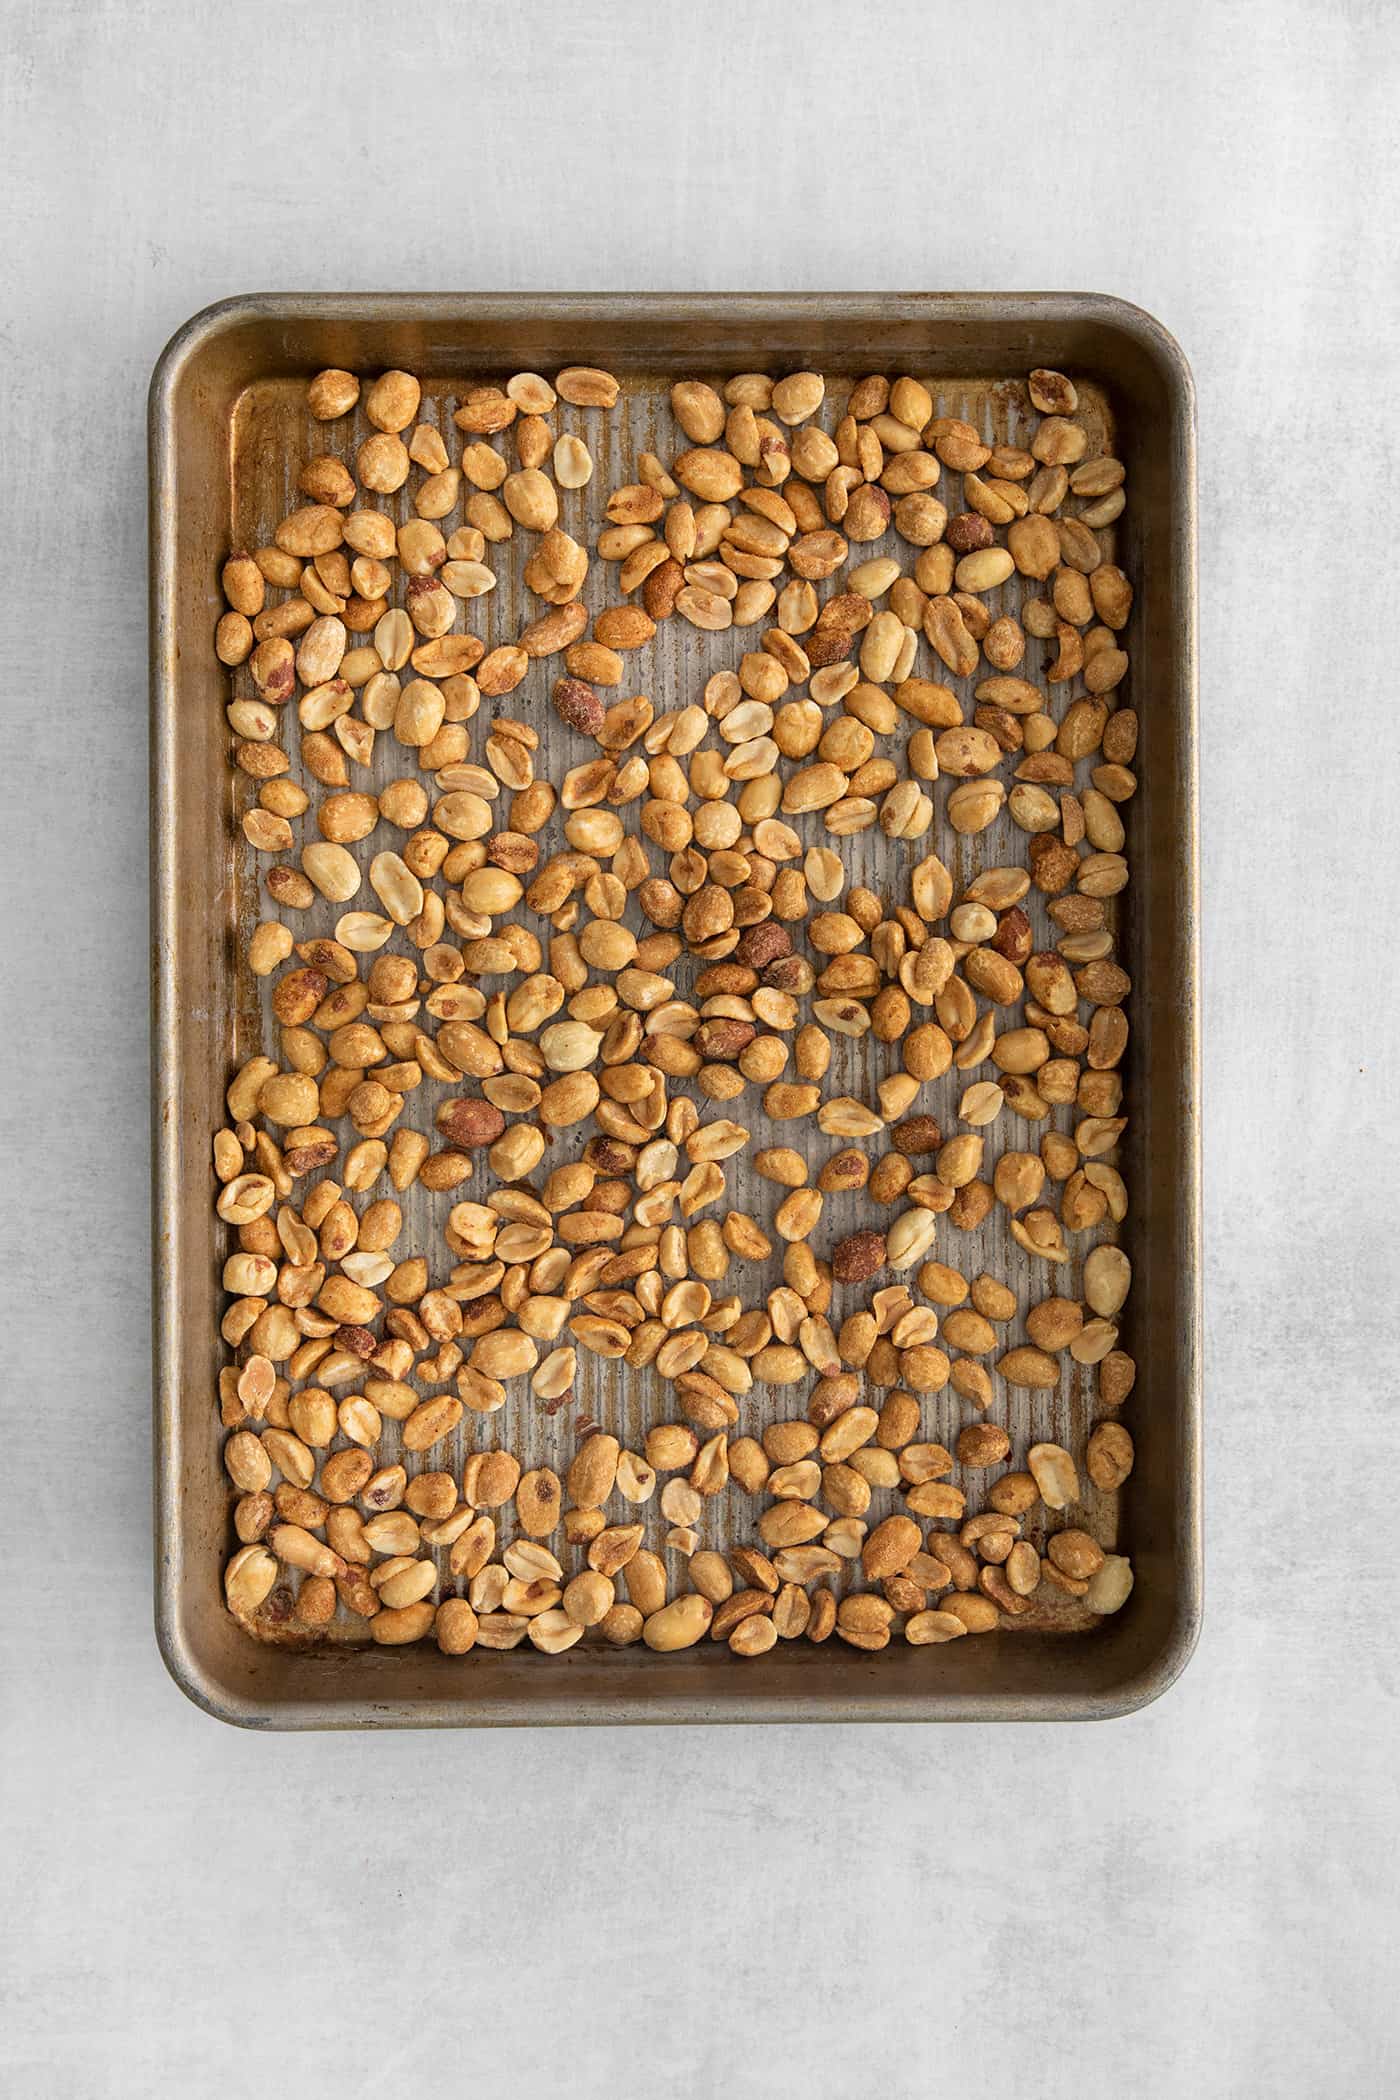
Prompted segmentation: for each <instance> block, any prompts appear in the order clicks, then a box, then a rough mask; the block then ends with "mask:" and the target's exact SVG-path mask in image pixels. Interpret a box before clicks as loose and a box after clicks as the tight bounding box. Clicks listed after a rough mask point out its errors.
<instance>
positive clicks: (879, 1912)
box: [0, 0, 1400, 2100]
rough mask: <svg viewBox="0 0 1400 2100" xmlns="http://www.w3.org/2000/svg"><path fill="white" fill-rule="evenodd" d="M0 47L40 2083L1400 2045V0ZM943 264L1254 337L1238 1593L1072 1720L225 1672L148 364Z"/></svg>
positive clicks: (1225, 1038)
mask: <svg viewBox="0 0 1400 2100" xmlns="http://www.w3.org/2000/svg"><path fill="white" fill-rule="evenodd" d="M0 56H3V58H4V60H5V64H4V66H3V68H0V111H2V112H3V121H0V174H3V178H4V194H5V195H6V196H7V198H8V200H9V227H8V242H7V245H8V247H9V248H10V250H11V252H12V254H13V255H14V256H15V258H16V259H17V261H18V264H19V271H18V277H17V279H16V278H15V277H14V276H13V275H12V278H11V288H10V292H9V296H8V297H7V299H6V301H5V305H4V309H3V314H2V315H0V339H3V343H4V349H5V352H6V355H5V365H4V373H5V380H4V391H5V399H4V407H3V412H2V413H0V488H2V489H3V491H4V504H3V525H0V531H3V535H4V547H5V559H4V562H3V566H0V578H3V590H0V622H3V626H4V635H5V645H4V652H3V661H4V664H5V698H6V712H7V714H8V716H9V719H10V722H11V734H10V738H9V744H8V751H7V763H6V768H5V784H6V788H7V790H8V791H9V792H8V795H7V800H8V802H9V815H8V821H7V823H6V825H5V829H4V837H3V853H4V860H5V883H4V889H3V895H4V898H5V901H6V907H7V926H8V933H7V937H6V951H7V967H6V971H5V989H6V992H7V994H8V996H7V998H6V1000H5V1007H6V1014H7V1021H6V1026H5V1029H4V1032H3V1056H4V1060H5V1067H6V1076H5V1079H4V1083H3V1085H2V1086H0V1133H3V1140H4V1160H5V1166H6V1169H7V1176H6V1178H7V1185H8V1188H9V1198H8V1201H7V1203H6V1205H5V1207H4V1217H3V1235H4V1256H3V1275H4V1278H5V1284H6V1293H7V1298H8V1301H9V1315H8V1321H7V1326H8V1347H7V1349H6V1352H5V1376H4V1379H3V1381H0V1387H2V1389H3V1390H2V1396H0V1408H2V1409H3V1422H4V1428H5V1431H6V1437H5V1445H4V1448H5V1451H6V1455H7V1460H8V1464H9V1467H10V1474H9V1479H10V1488H9V1491H8V1493H7V1495H6V1500H5V1517H4V1545H5V1549H6V1550H5V1561H6V1564H7V1572H6V1576H5V1583H4V1590H3V1613H2V1614H0V1639H3V1682H4V1692H3V1707H4V1719H3V1740H0V1769H2V1770H3V1772H4V1775H5V1783H4V1787H3V1793H4V1797H5V1798H4V1803H3V1811H0V1816H2V1819H3V1820H2V1821H0V1832H2V1833H3V1855H4V1859H5V1862H6V1870H7V1876H8V1880H9V1884H10V1888H9V1900H8V1902H7V1903H6V1904H5V1906H4V1922H3V1926H2V1927H0V1964H3V1970H4V1973H5V1975H6V1978H7V1985H8V1990H7V1996H8V1999H9V2014H10V2017H9V2020H8V2023H7V2035H6V2037H5V2038H4V2039H3V2040H0V2067H4V2068H5V2069H6V2070H8V2072H9V2074H10V2075H9V2079H8V2081H7V2082H8V2083H9V2084H11V2085H12V2086H13V2087H14V2089H15V2090H16V2091H22V2092H24V2093H26V2094H29V2095H33V2096H36V2100H48V2096H50V2095H70V2094H71V2095H82V2096H87V2095H108V2094H112V2095H122V2096H125V2095H136V2096H140V2100H165V2096H167V2095H169V2096H172V2100H173V2096H177V2095H178V2096H181V2100H183V2096H186V2095H190V2094H196V2095H203V2094H204V2093H209V2092H215V2091H223V2090H225V2089H233V2088H234V2087H235V2086H236V2087H237V2088H238V2089H239V2090H242V2089H244V2088H246V2086H247V2085H249V2084H251V2083H252V2082H253V2081H254V2080H256V2082H257V2083H258V2085H259V2086H264V2087H265V2086H267V2085H268V2084H269V2082H270V2081H278V2082H279V2083H278V2084H277V2085H276V2086H274V2089H277V2090H290V2091H294V2092H295V2093H297V2094H298V2095H306V2096H308V2100H311V2096H319V2095H322V2094H330V2093H340V2092H343V2091H345V2090H347V2089H348V2088H349V2087H350V2086H352V2085H353V2086H354V2087H360V2086H363V2087H364V2088H365V2089H366V2090H377V2091H387V2090H389V2089H390V2088H391V2087H392V2088H393V2089H395V2090H400V2089H403V2090H406V2089H407V2086H408V2081H409V2080H411V2079H415V2078H425V2079H426V2078H431V2079H432V2080H433V2081H434V2083H436V2082H438V2081H439V2080H443V2081H450V2083H451V2085H452V2086H453V2087H456V2086H458V2085H461V2086H463V2087H466V2086H467V2085H468V2084H470V2085H471V2086H476V2085H478V2084H479V2083H481V2082H482V2081H485V2080H489V2081H490V2085H491V2087H492V2088H494V2089H495V2090H497V2091H500V2092H503V2093H505V2094H507V2095H509V2096H510V2100H535V2096H537V2095H539V2096H543V2095H546V2094H554V2093H556V2092H560V2091H562V2092H566V2093H568V2094H570V2095H574V2096H577V2100H592V2096H594V2095H598V2096H602V2095H605V2094H606V2095H615V2094H623V2095H630V2094H632V2093H641V2092H644V2091H652V2090H665V2091H669V2092H674V2093H678V2094H682V2095H686V2096H689V2095H697V2096H709V2095H712V2094H724V2095H725V2096H726V2100H746V2096H748V2095H750V2094H759V2093H764V2094H767V2093H769V2092H771V2091H773V2090H774V2089H775V2088H776V2089H780V2090H781V2089H786V2088H798V2087H801V2088H807V2089H811V2090H813V2091H817V2090H820V2091H823V2092H839V2093H845V2092H850V2091H859V2090H873V2091H878V2092H884V2093H896V2094H900V2095H903V2094H905V2093H914V2092H916V2091H917V2092H923V2091H925V2090H952V2089H954V2088H955V2087H956V2088H957V2089H959V2090H968V2091H973V2092H976V2093H977V2094H978V2096H979V2100H999V2096H1001V2095H1003V2094H1006V2095H1010V2094H1013V2093H1022V2092H1025V2091H1027V2090H1036V2089H1039V2090H1043V2091H1047V2092H1049V2093H1051V2094H1059V2093H1063V2092H1070V2091H1072V2092H1075V2093H1077V2094H1081V2095H1084V2096H1085V2100H1090V2096H1094V2100H1097V2096H1099V2095H1104V2096H1108V2095H1114V2096H1116V2095H1117V2094H1118V2093H1119V2092H1120V2091H1121V2090H1123V2089H1124V2088H1127V2089H1128V2090H1130V2091H1132V2092H1133V2093H1134V2094H1136V2095H1141V2096H1143V2100H1159V2096H1160V2100H1202V2096H1216V2095H1219V2096H1235V2095H1241V2094H1248V2095H1255V2094H1269V2095H1284V2096H1292V2095H1295V2094H1296V2095H1300V2096H1308V2100H1317V2096H1330V2095H1334V2094H1335V2095H1338V2096H1340V2095H1344V2094H1346V2095H1349V2094H1351V2093H1352V2092H1354V2091H1356V2090H1358V2089H1365V2090H1368V2091H1372V2092H1376V2093H1380V2092H1384V2091H1386V2090H1389V2089H1393V2088H1394V2087H1395V2085H1396V2083H1397V2081H1400V2025H1398V2023H1397V2015H1396V1994H1395V1990H1394V1985H1393V1980H1392V1983H1391V1985H1389V1986H1387V1985H1386V1983H1385V1976H1386V1974H1387V1973H1391V1965H1392V1959H1393V1957H1392V1956H1391V1955H1390V1954H1389V1953H1388V1951H1387V1934H1388V1931H1392V1930H1393V1926H1394V1921H1395V1896H1394V1857H1395V1848H1396V1840H1397V1836H1398V1835H1400V1815H1398V1814H1397V1778H1396V1773H1397V1759H1396V1750H1395V1721H1396V1711H1397V1689H1396V1687H1397V1668H1396V1661H1395V1656H1396V1645H1395V1633H1394V1620H1393V1618H1392V1616H1391V1614H1392V1613H1393V1610H1394V1600H1393V1596H1392V1593H1391V1591H1390V1590H1389V1588H1388V1587H1387V1581H1388V1578H1387V1577H1386V1574H1385V1570H1386V1568H1387V1567H1388V1566H1389V1558H1390V1554H1389V1526H1390V1522H1391V1514H1390V1509H1389V1500H1390V1491H1391V1488H1392V1484H1393V1478H1394V1475H1395V1469H1396V1462H1397V1458H1398V1457H1400V1448H1397V1447H1398V1446H1400V1437H1397V1429H1396V1411H1397V1397H1400V1393H1398V1390H1397V1372H1396V1365H1397V1362H1400V1353H1397V1347H1396V1340H1397V1337H1396V1327H1397V1315H1396V1289H1395V1279H1396V1272H1397V1263H1396V1254H1395V1226H1394V1213H1393V1199H1394V1182H1393V1176H1394V1172H1395V1143H1394V1130H1395V1127H1396V1120H1397V1108H1398V1107H1400V1101H1398V1100H1397V1093H1398V1091H1400V1089H1397V1077H1396V1075H1397V1069H1400V1061H1398V1060H1397V1058H1396V1054H1395V1034H1396V1026H1395V1024H1396V1019H1397V1012H1398V1011H1400V1004H1398V1002H1397V996H1396V989H1395V969H1394V964H1393V961H1392V956H1391V945H1392V942H1393V938H1394V928H1395V924H1396V920H1397V913H1398V912H1400V878H1398V877H1397V861H1396V853H1395V848H1394V828H1395V815H1394V812H1395V807H1396V787H1397V782H1396V763H1395V730H1394V726H1393V725H1394V721H1395V713H1396V699H1395V694H1394V690H1393V678H1392V675H1391V673H1390V671H1389V669H1388V632H1387V629H1388V623H1389V617H1390V616H1389V615H1388V614H1387V612H1386V607H1387V605H1388V604H1389V605H1391V606H1392V607H1393V604H1394V596H1395V583H1394V573H1393V571H1394V563H1393V558H1392V557H1391V555H1389V554H1388V553H1387V552H1386V548H1387V544H1388V530H1387V521H1388V519H1389V518H1390V516H1391V514H1392V511H1393V509H1394V498H1395V489H1396V483H1397V475H1398V473H1400V459H1397V449H1398V448H1397V436H1396V432H1397V415H1396V407H1395V394H1396V381H1395V375H1394V370H1393V366H1394V345H1395V341H1396V338H1397V323H1400V267H1398V266H1397V265H1398V264H1400V257H1398V256H1397V246H1398V245H1400V242H1397V233H1396V226H1397V223H1400V220H1398V219H1397V206H1400V165H1397V152H1396V146H1395V138H1396V131H1395V123H1394V112H1395V107H1396V98H1397V91H1400V13H1397V12H1396V10H1394V9H1392V8H1389V7H1387V6H1385V5H1383V4H1365V0H1351V4H1346V0H1338V4H1321V0H1319V4H1316V5H1299V4H1267V0H1237V4H1233V5H1227V6H1219V7H1214V8H1204V7H1197V6H1195V5H1192V4H1190V0H1160V4H1159V5H1157V6H1155V7H1152V8H1136V7H1132V6H1127V5H1124V6H1079V5H1075V4H1073V0H1066V4H1064V5H1062V6H1060V7H1058V8H1055V9H1050V10H1046V9H1043V8H1040V7H1036V6H1029V5H1019V4H1003V5H1002V6H1001V7H999V8H998V9H996V10H994V11H985V12H984V11H978V10H969V9H962V8H958V9H952V8H944V7H941V6H940V7H921V6H914V5H907V4H902V0H891V4H889V5H886V6H884V7H881V8H878V9H870V10H866V11H864V12H863V11H862V10H861V9H859V8H858V7H853V6H851V5H850V4H849V0H845V4H842V5H830V4H827V0H808V4H807V5H805V6H802V7H800V8H799V7H790V6H786V5H783V6H779V5H774V6H770V7H767V8H757V7H753V6H752V5H749V6H734V5H729V4H727V0H717V4H713V5H711V6H710V7H709V8H707V9H704V10H691V9H681V8H677V7H674V6H672V5H669V4H661V0H658V4H655V5H650V6H639V5H634V4H630V0H626V4H621V5H613V6H608V5H606V4H603V5H600V4H597V0H593V4H587V0H580V4H577V5H575V6H572V7H569V6H562V5H532V6H523V5H522V6H519V7H516V8H511V7H503V6H480V7H474V8H470V9H465V8H450V7H444V6H437V5H419V6H417V7H415V8H414V9H412V10H409V11H404V12H403V13H402V14H400V15H396V14H395V12H394V11H393V10H391V9H389V8H386V7H374V8H369V7H365V8H357V7H354V6H352V5H345V4H341V5H339V6H336V7H326V6H323V5H321V4H319V0H307V4H304V5H303V6H301V7H298V8H295V9H280V8H279V9H274V8H272V7H269V6H266V5H263V4H258V0H254V4H251V5H245V6H243V7H241V8H238V9H229V8H226V7H220V6H214V5H211V4H209V0H185V4H183V5H174V4H169V0H143V4H133V5H125V6H123V5H120V4H116V0H112V4H83V0H55V4H50V5H47V6H45V7H43V8H39V7H37V6H31V5H16V6H14V7H12V8H10V9H8V10H7V11H6V13H5V16H4V19H3V23H0ZM885 285H897V286H900V287H913V288H927V287H941V286H948V287H957V288H974V287H989V288H998V289H1008V288H1044V287H1050V288H1066V289H1093V290H1102V291H1111V292H1115V293H1118V294H1119V295H1121V296H1124V297H1126V298H1129V299H1133V300H1136V301H1137V302H1138V303H1140V304H1141V305H1143V306H1145V307H1147V308H1149V309H1150V310H1151V311H1152V312H1153V313H1155V314H1157V315H1158V316H1159V317H1160V318H1161V319H1162V320H1163V321H1165V322H1166V324H1167V325H1168V327H1170V328H1171V329H1172V330H1173V331H1174V332H1175V333H1176V335H1177V336H1178V337H1179V339H1180V340H1181V342H1182V343H1183V345H1184V347H1185V349H1186V351H1187V354H1188V356H1190V358H1191V359H1192V361H1193V363H1194V366H1195V372H1196V379H1197V384H1198V388H1199V395H1200V457H1201V615H1202V619H1201V661H1202V671H1203V676H1202V724H1201V727H1202V738H1201V760H1202V782H1201V784H1202V819H1203V821H1202V829H1203V841H1204V864H1203V877H1204V883H1203V892H1204V906H1205V1019H1206V1035H1205V1081H1206V1089H1207V1093H1206V1102H1205V1132H1206V1137H1205V1145H1206V1166H1207V1182H1206V1227H1207V1235H1208V1255H1207V1258H1208V1263H1209V1273H1208V1276H1207V1279H1206V1331H1207V1359H1206V1363H1207V1404H1208V1411H1209V1413H1208V1440H1207V1450H1208V1475H1207V1506H1208V1534H1207V1543H1208V1564H1207V1618H1206V1631H1205V1635H1204V1638H1203V1641H1202V1644H1201V1648H1200V1651H1199V1653H1198V1655H1197V1657H1196V1659H1195V1661H1194V1662H1193V1663H1192V1665H1191V1666H1190V1668H1189V1669H1188V1671H1187V1673H1186V1675H1185V1677H1184V1678H1183V1679H1182V1681H1181V1682H1180V1683H1179V1684H1178V1685H1177V1686H1176V1687H1175V1689H1174V1690H1173V1691H1171V1692H1170V1693H1169V1694H1168V1696H1167V1697H1166V1698H1165V1699H1164V1700H1163V1701H1162V1702H1161V1703H1160V1704H1158V1705H1157V1706H1155V1707H1153V1708H1151V1709H1149V1710H1148V1711H1146V1712H1144V1713H1142V1714H1140V1715H1138V1716H1136V1717H1134V1718H1131V1719H1128V1720H1124V1721H1120V1722H1116V1723H1112V1724H1108V1725H1101V1726H1097V1727H1090V1728H1081V1729H1074V1730H1070V1729H1065V1730H1059V1731H1054V1730H1049V1729H1015V1728H1001V1729H966V1730H962V1731H951V1730H947V1731H936V1730H923V1731H920V1730H916V1729H912V1728H892V1729H888V1730H884V1731H870V1730H856V1729H850V1728H843V1729H830V1730H826V1729H811V1730H805V1731H801V1730H772V1731H760V1730H738V1731H732V1732H712V1731H704V1730H694V1731H689V1732H687V1731H680V1730H664V1731H643V1732H637V1733H627V1732H624V1731H621V1730H616V1731H609V1730H602V1731H598V1732H592V1733H584V1732H577V1731H561V1732H555V1733H541V1734H538V1735H533V1736H531V1735H525V1734H496V1735H476V1736H457V1737H430V1736H427V1735H420V1736H398V1737H394V1738H365V1737H343V1738H324V1739H321V1738H300V1739H298V1738H289V1737H273V1738H257V1739H255V1738H253V1737H250V1736H246V1735H240V1734H238V1733H235V1732H234V1731H232V1730H228V1729H223V1728H220V1727H219V1726H217V1725H216V1724H214V1723H212V1722H210V1721H208V1720H206V1719H205V1718H204V1717H203V1716H202V1715H201V1714H199V1713H198V1712H196V1711H195V1709H194V1708H193V1707H192V1706H189V1705H188V1704H186V1703H185V1701H184V1700H183V1699H182V1698H181V1697H180V1695H179V1693H178V1692H177V1691H176V1690H175V1689H174V1687H173V1686H172V1685H171V1683H170V1682H169V1681H168V1680H167V1678H166V1677H165V1674H164V1672H163V1670H162V1667H161V1664H160V1662H159V1659H158V1657H157V1654H156V1650H155V1645H154V1642H153V1639H152V1636H151V1630H150V1572H149V1518H148V1502H149V1472H150V1440H149V1427H148V1420H149V1414H148V1407H149V1384H148V1380H149V1356H148V1347H147V1331H146V1330H147V1317H148V1288H147V1274H148V1267H149V1232H148V1218H147V1208H146V1206H147V1130H146V1094H145V1087H146V1036H147V1009H146V984H147V938H146V833H145V823H146V730H145V516H144V489H145V459H144V449H143V446H144V412H145V387H146V380H147V376H148V374H149V371H150V367H151V365H152V363H153V361H154V359H155V357H156V356H157V354H158V352H159V350H160V348H161V346H162V344H163V343H164V342H165V340H166V338H167V337H168V336H169V335H170V333H171V332H172V331H173V329H174V328H175V327H176V326H177V325H178V324H179V323H180V322H181V321H182V320H184V319H185V318H186V317H187V316H188V315H189V314H190V313H192V312H193V311H194V310H195V309H196V308H198V307H200V306H202V305H204V304H205V303H206V302H208V301H210V300H212V299H215V298H218V297H220V296H222V295H224V294H226V293H229V292H233V291H240V290H251V289H264V288H266V289H277V288H286V289H336V288H343V287H347V286H353V287H357V288H363V287H372V288H386V289H387V288H414V287H460V288H463V289H470V288H493V289H517V288H518V289H525V290H528V289H529V288H530V287H531V286H538V287H540V288H559V287H583V288H588V287H598V288H617V289H632V288H641V287H661V288H672V287H686V288H692V287H702V288H703V287H713V288H716V289H719V288H725V289H729V288H746V287H748V288H764V289H769V288H775V287H779V288H781V287H789V288H796V289H822V288H830V287H841V288H847V287H855V288H860V287H877V286H885ZM281 2081H289V2083H287V2084H282V2083H281Z"/></svg>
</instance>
